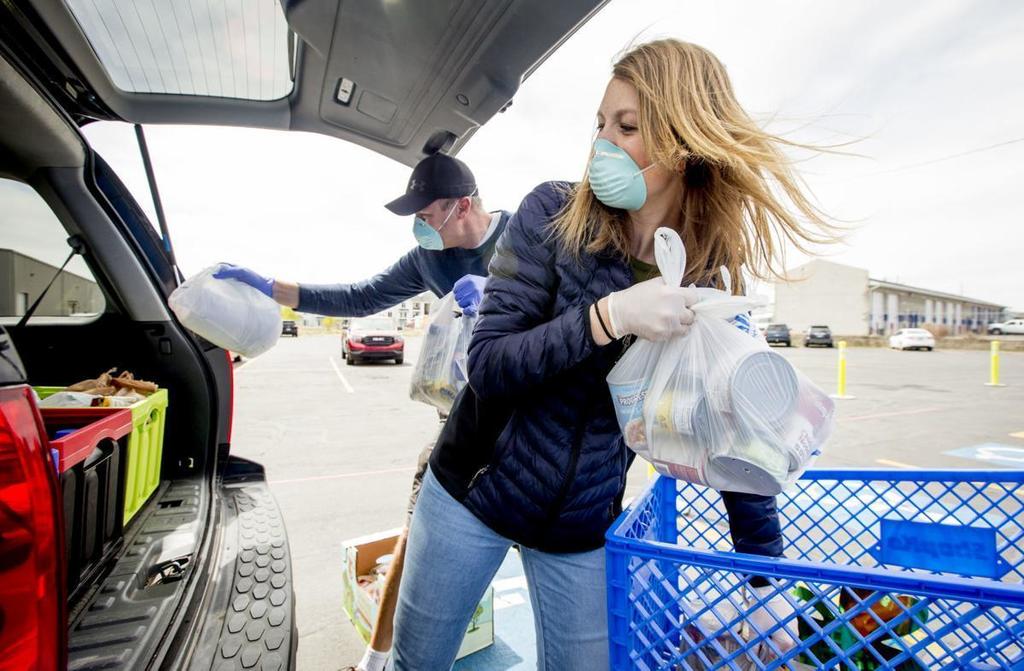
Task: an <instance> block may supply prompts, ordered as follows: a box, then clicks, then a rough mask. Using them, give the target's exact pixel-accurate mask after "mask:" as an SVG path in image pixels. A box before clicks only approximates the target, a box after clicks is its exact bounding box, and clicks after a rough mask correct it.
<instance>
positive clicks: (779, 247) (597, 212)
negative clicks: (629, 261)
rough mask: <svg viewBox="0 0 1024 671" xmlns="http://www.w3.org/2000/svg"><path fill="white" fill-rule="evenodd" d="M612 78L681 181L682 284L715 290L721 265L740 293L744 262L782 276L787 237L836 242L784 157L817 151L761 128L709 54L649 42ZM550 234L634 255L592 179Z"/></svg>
mask: <svg viewBox="0 0 1024 671" xmlns="http://www.w3.org/2000/svg"><path fill="white" fill-rule="evenodd" d="M612 76H613V77H616V78H618V79H621V80H622V81H625V82H628V83H629V84H632V85H633V87H634V88H635V89H636V92H637V95H638V97H639V101H640V106H639V110H638V116H639V122H638V128H639V132H640V136H641V138H642V139H643V143H644V147H645V149H646V151H647V154H648V156H649V158H650V159H651V161H652V162H654V163H658V164H660V165H661V166H663V167H666V168H668V169H670V170H673V171H675V172H677V173H678V174H679V179H681V180H682V182H683V201H682V209H681V212H680V219H679V222H678V225H677V227H676V230H677V231H678V232H679V234H680V236H681V237H682V239H683V243H684V244H685V245H686V251H687V262H686V265H687V268H686V280H685V282H686V283H690V282H696V283H698V284H701V283H706V282H709V281H710V282H713V283H716V284H717V283H718V282H717V278H718V268H719V267H720V266H725V267H726V268H728V269H729V271H730V273H731V274H732V277H733V278H736V280H734V287H735V286H737V282H738V281H741V280H740V278H741V277H742V275H741V274H740V266H741V265H744V264H745V265H746V266H747V269H748V270H749V271H750V272H751V273H752V274H753V275H754V276H756V277H760V278H763V279H768V278H770V277H779V276H781V274H782V268H780V265H781V264H782V263H784V259H783V257H782V252H783V244H782V238H785V239H787V240H789V241H790V242H791V243H793V245H794V246H795V247H796V248H797V249H799V250H801V251H805V252H806V251H808V248H809V246H811V245H815V244H821V243H827V242H834V241H835V240H836V239H837V238H838V235H837V233H838V228H837V227H835V226H834V225H832V224H830V223H829V222H827V221H826V219H825V216H824V215H823V214H822V213H821V211H819V210H818V209H817V208H816V207H815V206H814V205H813V204H812V203H811V202H810V200H809V199H808V198H807V197H806V196H805V195H804V193H803V191H802V190H801V188H800V182H799V180H798V178H797V177H796V176H795V174H794V171H793V168H792V160H791V159H789V158H787V157H786V156H785V155H784V154H783V152H782V151H781V150H780V146H782V145H789V146H793V147H801V148H804V149H808V148H809V149H813V147H808V146H807V145H801V144H798V143H795V142H790V141H788V140H784V139H782V138H780V137H777V136H775V135H771V134H769V133H767V132H765V131H764V130H762V129H761V128H759V127H758V125H757V124H756V123H755V122H754V121H753V120H752V119H751V118H750V117H749V116H748V115H747V113H746V112H745V111H744V110H743V108H741V107H740V105H739V103H738V102H737V101H736V97H735V95H734V93H733V90H732V84H731V82H730V81H729V77H728V75H727V74H726V71H725V67H724V66H723V65H722V63H721V62H720V61H719V60H718V59H717V58H716V57H715V56H714V55H713V54H712V53H711V52H709V51H708V50H707V49H704V48H703V47H699V46H697V45H695V44H689V43H687V42H681V41H678V40H672V39H666V40H657V41H654V42H649V43H647V44H642V45H640V46H637V47H635V48H633V49H632V50H630V51H629V52H627V53H626V54H625V55H624V56H622V57H621V58H620V59H619V60H618V62H617V63H616V64H615V66H614V68H613V71H612ZM787 202H788V204H789V206H787ZM552 232H553V233H554V235H555V236H556V237H557V238H558V239H559V240H560V241H561V243H562V244H563V245H564V246H565V247H566V248H567V249H568V250H570V252H571V253H572V254H574V255H576V256H579V255H580V254H582V253H583V252H584V251H585V252H588V253H591V254H594V253H599V252H605V251H609V250H612V251H617V252H620V253H622V254H623V255H628V254H629V251H630V249H631V245H630V238H629V235H630V229H629V225H628V217H627V214H626V212H624V211H622V210H616V209H612V208H609V207H607V206H605V205H603V204H602V203H601V202H600V201H598V200H597V198H596V197H595V196H594V193H593V191H591V189H590V182H589V180H588V179H587V178H584V180H583V181H582V182H581V183H580V184H579V185H578V186H577V187H576V188H575V189H574V190H573V192H572V194H571V196H570V199H569V201H568V203H567V204H566V206H565V208H564V209H563V211H562V212H561V214H560V215H559V217H558V218H557V219H556V220H555V222H554V224H553V229H552ZM737 288H738V287H737Z"/></svg>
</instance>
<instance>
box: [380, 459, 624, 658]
mask: <svg viewBox="0 0 1024 671" xmlns="http://www.w3.org/2000/svg"><path fill="white" fill-rule="evenodd" d="M511 547H512V541H510V540H509V539H507V538H505V537H504V536H500V535H498V534H496V533H495V532H493V531H491V529H490V528H489V527H488V526H487V525H485V524H484V523H483V522H481V521H480V520H478V519H477V518H476V516H474V515H473V513H471V512H469V510H467V509H466V507H465V506H463V505H462V504H461V503H459V502H458V501H456V500H455V499H453V498H452V497H451V495H449V494H448V492H447V491H445V489H444V487H442V486H441V485H440V483H438V481H437V479H436V478H435V477H434V474H433V473H431V472H430V471H429V470H428V471H427V474H426V477H425V478H424V479H423V488H422V489H421V490H420V497H419V501H418V502H417V503H416V511H415V513H414V514H413V517H412V525H411V527H410V529H409V540H408V541H407V545H406V550H405V569H404V571H403V575H402V585H401V588H400V589H399V592H398V608H397V611H396V612H395V639H394V647H393V648H392V653H391V662H390V664H389V667H388V668H389V669H394V670H395V671H440V670H442V669H448V668H450V667H451V665H452V663H453V662H454V661H455V655H456V653H458V650H459V646H460V645H461V644H462V637H463V634H465V632H466V627H468V626H469V621H470V619H471V618H472V616H473V612H474V611H475V609H476V605H477V603H479V601H480V599H481V598H483V595H484V592H486V591H487V587H488V585H490V584H491V580H492V579H493V578H494V574H495V573H497V571H498V568H499V567H500V566H501V563H502V561H503V560H504V558H505V555H506V554H508V551H509V548H511ZM521 556H522V560H523V570H524V572H525V574H526V581H527V584H528V585H529V588H530V602H531V604H532V605H533V615H534V618H533V619H534V625H535V627H536V632H537V668H538V669H541V670H547V669H551V670H555V669H557V670H558V671H604V669H607V668H608V624H607V622H608V619H607V612H606V610H605V609H606V601H605V572H604V549H603V548H602V549H599V550H593V551H591V552H581V553H575V554H551V553H547V552H539V551H537V550H531V549H529V548H521Z"/></svg>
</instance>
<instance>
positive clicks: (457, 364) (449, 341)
mask: <svg viewBox="0 0 1024 671" xmlns="http://www.w3.org/2000/svg"><path fill="white" fill-rule="evenodd" d="M430 313H431V314H432V315H433V320H432V321H431V322H430V326H429V327H428V328H427V335H426V337H425V338H424V339H423V349H422V350H421V351H420V357H419V359H417V361H416V369H415V370H414V371H413V373H412V383H411V384H410V386H409V398H411V399H412V400H414V401H422V402H423V403H426V404H428V405H432V406H434V407H435V408H437V409H438V410H440V411H441V412H444V413H449V412H451V409H452V402H453V401H454V400H455V397H456V396H457V395H458V393H459V392H460V391H462V388H463V387H464V386H466V382H467V381H468V380H469V361H468V359H469V340H470V338H472V336H473V325H474V324H476V316H472V317H470V316H469V315H466V314H463V313H462V312H461V311H460V310H459V309H458V308H457V307H456V304H455V296H454V295H453V294H447V295H446V296H445V297H444V298H441V299H440V301H438V302H437V303H435V304H434V305H433V306H432V308H431V310H430Z"/></svg>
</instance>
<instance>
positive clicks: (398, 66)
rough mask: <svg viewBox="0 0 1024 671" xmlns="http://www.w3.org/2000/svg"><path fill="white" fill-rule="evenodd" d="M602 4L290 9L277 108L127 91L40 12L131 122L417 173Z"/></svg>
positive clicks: (470, 2)
mask: <svg viewBox="0 0 1024 671" xmlns="http://www.w3.org/2000/svg"><path fill="white" fill-rule="evenodd" d="M605 2H606V0H561V1H560V2H550V1H549V0H418V1H417V2H410V3H389V2H380V1H379V0H351V1H348V2H337V1H334V2H328V1H324V0H284V2H283V4H284V11H285V16H286V19H287V21H288V24H289V26H290V29H291V30H292V31H293V32H294V33H295V34H296V35H297V36H298V38H297V42H298V44H297V56H296V65H295V71H296V82H295V86H294V88H293V90H292V93H291V94H290V95H289V96H288V97H287V98H282V99H279V100H272V101H256V100H242V99H229V98H212V97H208V96H194V95H167V94H150V93H129V92H125V91H122V90H120V89H118V88H117V87H115V86H114V85H113V83H112V82H111V80H110V77H109V76H108V74H107V73H106V71H105V70H104V69H103V66H102V65H101V63H100V61H99V59H98V58H97V56H96V53H95V51H94V50H93V48H92V45H91V44H90V43H89V41H88V39H87V38H86V36H85V34H84V33H83V32H82V30H81V28H80V27H79V25H78V23H77V22H76V20H75V19H74V17H73V15H72V14H71V11H70V10H69V9H68V8H67V7H66V6H65V5H64V4H63V3H60V2H52V0H50V1H47V0H32V5H33V7H34V8H35V10H36V11H37V12H38V13H39V15H40V16H41V17H42V19H43V20H44V21H45V23H46V24H47V26H48V27H49V29H50V30H51V31H52V32H53V34H54V36H55V37H56V38H57V40H58V41H59V42H60V43H61V46H62V47H63V48H64V50H65V51H66V52H67V53H68V54H70V56H71V58H72V60H73V61H74V63H75V65H76V66H77V68H78V69H79V70H80V71H81V73H82V75H83V76H84V78H85V79H86V80H87V81H88V83H89V86H90V87H91V88H92V89H93V90H94V91H95V92H96V94H97V95H98V96H99V98H100V99H101V100H102V101H103V103H105V104H106V105H107V106H108V107H109V108H110V109H111V110H113V112H114V113H115V114H116V115H118V116H119V117H120V118H122V119H124V120H126V121H129V122H133V123H167V124H198V123H202V124H204V125H233V126H249V127H259V128H269V129H278V130H289V129H290V130H302V131H309V132H315V133H320V134H324V135H330V136H334V137H339V138H342V139H345V140H347V141H350V142H353V143H356V144H359V145H361V146H364V147H366V148H368V149H371V150H373V151H375V152H378V153H380V154H383V155H385V156H388V157H390V158H393V159H395V160H397V161H399V162H402V163H405V164H407V165H412V164H414V163H416V162H417V161H418V160H419V159H420V158H422V157H423V156H424V155H425V154H426V153H429V152H431V151H437V150H443V151H446V152H448V153H456V152H457V151H458V150H459V149H460V148H461V147H462V146H463V145H465V143H466V142H467V141H468V140H469V138H470V137H472V135H473V133H474V132H475V131H476V129H477V128H479V126H481V125H483V124H484V123H485V122H486V121H488V120H489V119H490V118H491V117H493V116H494V115H495V114H497V113H498V112H499V111H501V110H502V109H504V108H505V107H506V106H507V105H508V103H509V102H510V101H511V100H512V97H513V96H514V95H515V93H516V91H518V89H519V86H520V84H521V82H522V81H523V80H524V79H525V78H526V77H527V76H528V75H529V74H530V73H531V72H532V71H533V70H534V69H535V68H536V67H537V66H538V65H539V64H540V63H541V62H543V60H544V59H545V58H546V57H547V56H548V55H549V54H550V53H551V52H552V51H554V49H556V48H557V47H558V46H559V45H560V44H561V43H562V42H563V41H564V40H565V39H567V38H568V37H569V36H570V35H572V34H573V33H574V32H575V30H576V29H577V28H579V26H581V25H582V24H583V23H585V22H586V20H587V19H589V18H590V17H591V16H592V15H593V14H594V13H596V12H597V11H598V10H599V9H600V8H601V7H602V6H603V5H604V4H605ZM538 16H543V17H544V20H543V21H538V20H537V17H538ZM343 77H346V78H349V79H351V80H352V81H354V82H355V89H354V91H355V92H354V95H353V98H352V100H351V101H350V104H348V105H342V104H340V103H338V102H337V101H336V100H335V93H336V91H337V88H338V82H340V81H341V79H342V78H343Z"/></svg>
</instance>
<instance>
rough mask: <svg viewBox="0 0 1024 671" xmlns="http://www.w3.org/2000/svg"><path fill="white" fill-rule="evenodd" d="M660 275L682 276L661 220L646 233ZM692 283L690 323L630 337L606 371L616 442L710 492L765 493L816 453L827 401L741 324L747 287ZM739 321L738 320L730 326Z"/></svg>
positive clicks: (748, 301)
mask: <svg viewBox="0 0 1024 671" xmlns="http://www.w3.org/2000/svg"><path fill="white" fill-rule="evenodd" d="M655 257H656V259H657V262H658V269H659V270H660V271H661V275H662V278H664V279H665V281H666V282H670V283H673V284H675V285H679V284H681V283H682V279H683V271H684V269H685V267H686V251H685V249H684V248H683V243H682V240H681V239H680V238H679V235H678V234H677V233H676V232H675V231H673V230H671V229H668V228H659V229H658V230H657V232H656V233H655ZM722 272H723V279H724V280H725V281H724V284H725V286H726V290H725V291H722V290H719V289H697V292H698V295H699V300H698V302H697V303H696V304H695V305H694V306H693V307H692V309H693V312H694V323H693V326H692V327H691V329H690V332H689V333H688V334H687V335H685V336H682V337H680V338H675V339H673V340H670V341H667V342H658V343H656V342H651V341H647V340H638V341H637V342H635V343H634V344H633V345H632V346H631V347H630V348H629V350H627V351H626V353H625V354H624V355H623V356H622V358H621V359H620V360H619V362H618V363H617V364H616V365H615V367H614V368H613V369H612V371H611V373H610V374H609V375H608V387H609V390H610V391H611V394H612V400H613V403H614V405H615V411H616V415H617V417H618V420H619V426H620V428H621V429H622V435H623V436H624V438H625V441H626V445H627V446H629V448H630V449H632V450H633V451H634V452H636V453H637V454H638V455H640V456H641V457H643V458H644V459H646V460H647V461H649V462H651V464H653V465H654V467H655V469H657V470H658V472H660V473H663V474H665V475H669V476H671V477H674V478H678V479H681V480H687V481H689V482H694V483H698V484H703V485H708V486H710V487H713V488H715V489H718V490H720V491H735V492H747V493H752V494H763V495H768V496H771V495H775V494H778V493H780V492H781V491H782V490H783V489H784V488H785V487H786V486H788V485H789V484H791V483H792V482H794V481H795V480H796V479H797V478H798V477H799V476H800V474H801V473H803V471H804V470H806V468H807V467H808V466H809V465H810V463H811V462H812V461H813V459H814V457H815V456H816V455H818V454H820V452H821V449H822V447H823V446H824V443H825V441H826V440H827V439H828V436H829V434H830V433H831V431H832V427H833V423H834V405H833V403H832V401H831V400H830V399H829V398H828V396H827V395H825V394H824V393H823V392H822V391H821V390H820V389H818V388H817V387H816V386H815V385H814V384H813V383H811V382H810V380H808V379H807V378H806V377H805V376H804V375H803V374H801V373H800V372H799V371H797V370H796V369H795V368H793V366H792V365H791V364H790V363H789V362H788V361H787V360H786V359H785V358H784V357H782V356H781V355H779V354H777V353H776V352H774V351H772V350H771V349H770V348H769V347H768V344H767V343H766V342H765V341H764V338H763V337H761V336H760V334H757V333H756V331H754V332H752V330H751V329H746V328H744V327H745V325H746V324H747V323H749V320H748V319H746V314H747V312H748V311H749V310H751V309H752V308H754V307H757V306H759V305H761V304H763V300H761V299H758V298H757V297H753V296H733V295H732V293H731V281H730V278H729V275H728V271H726V269H724V268H723V269H722ZM737 327H739V328H737Z"/></svg>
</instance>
